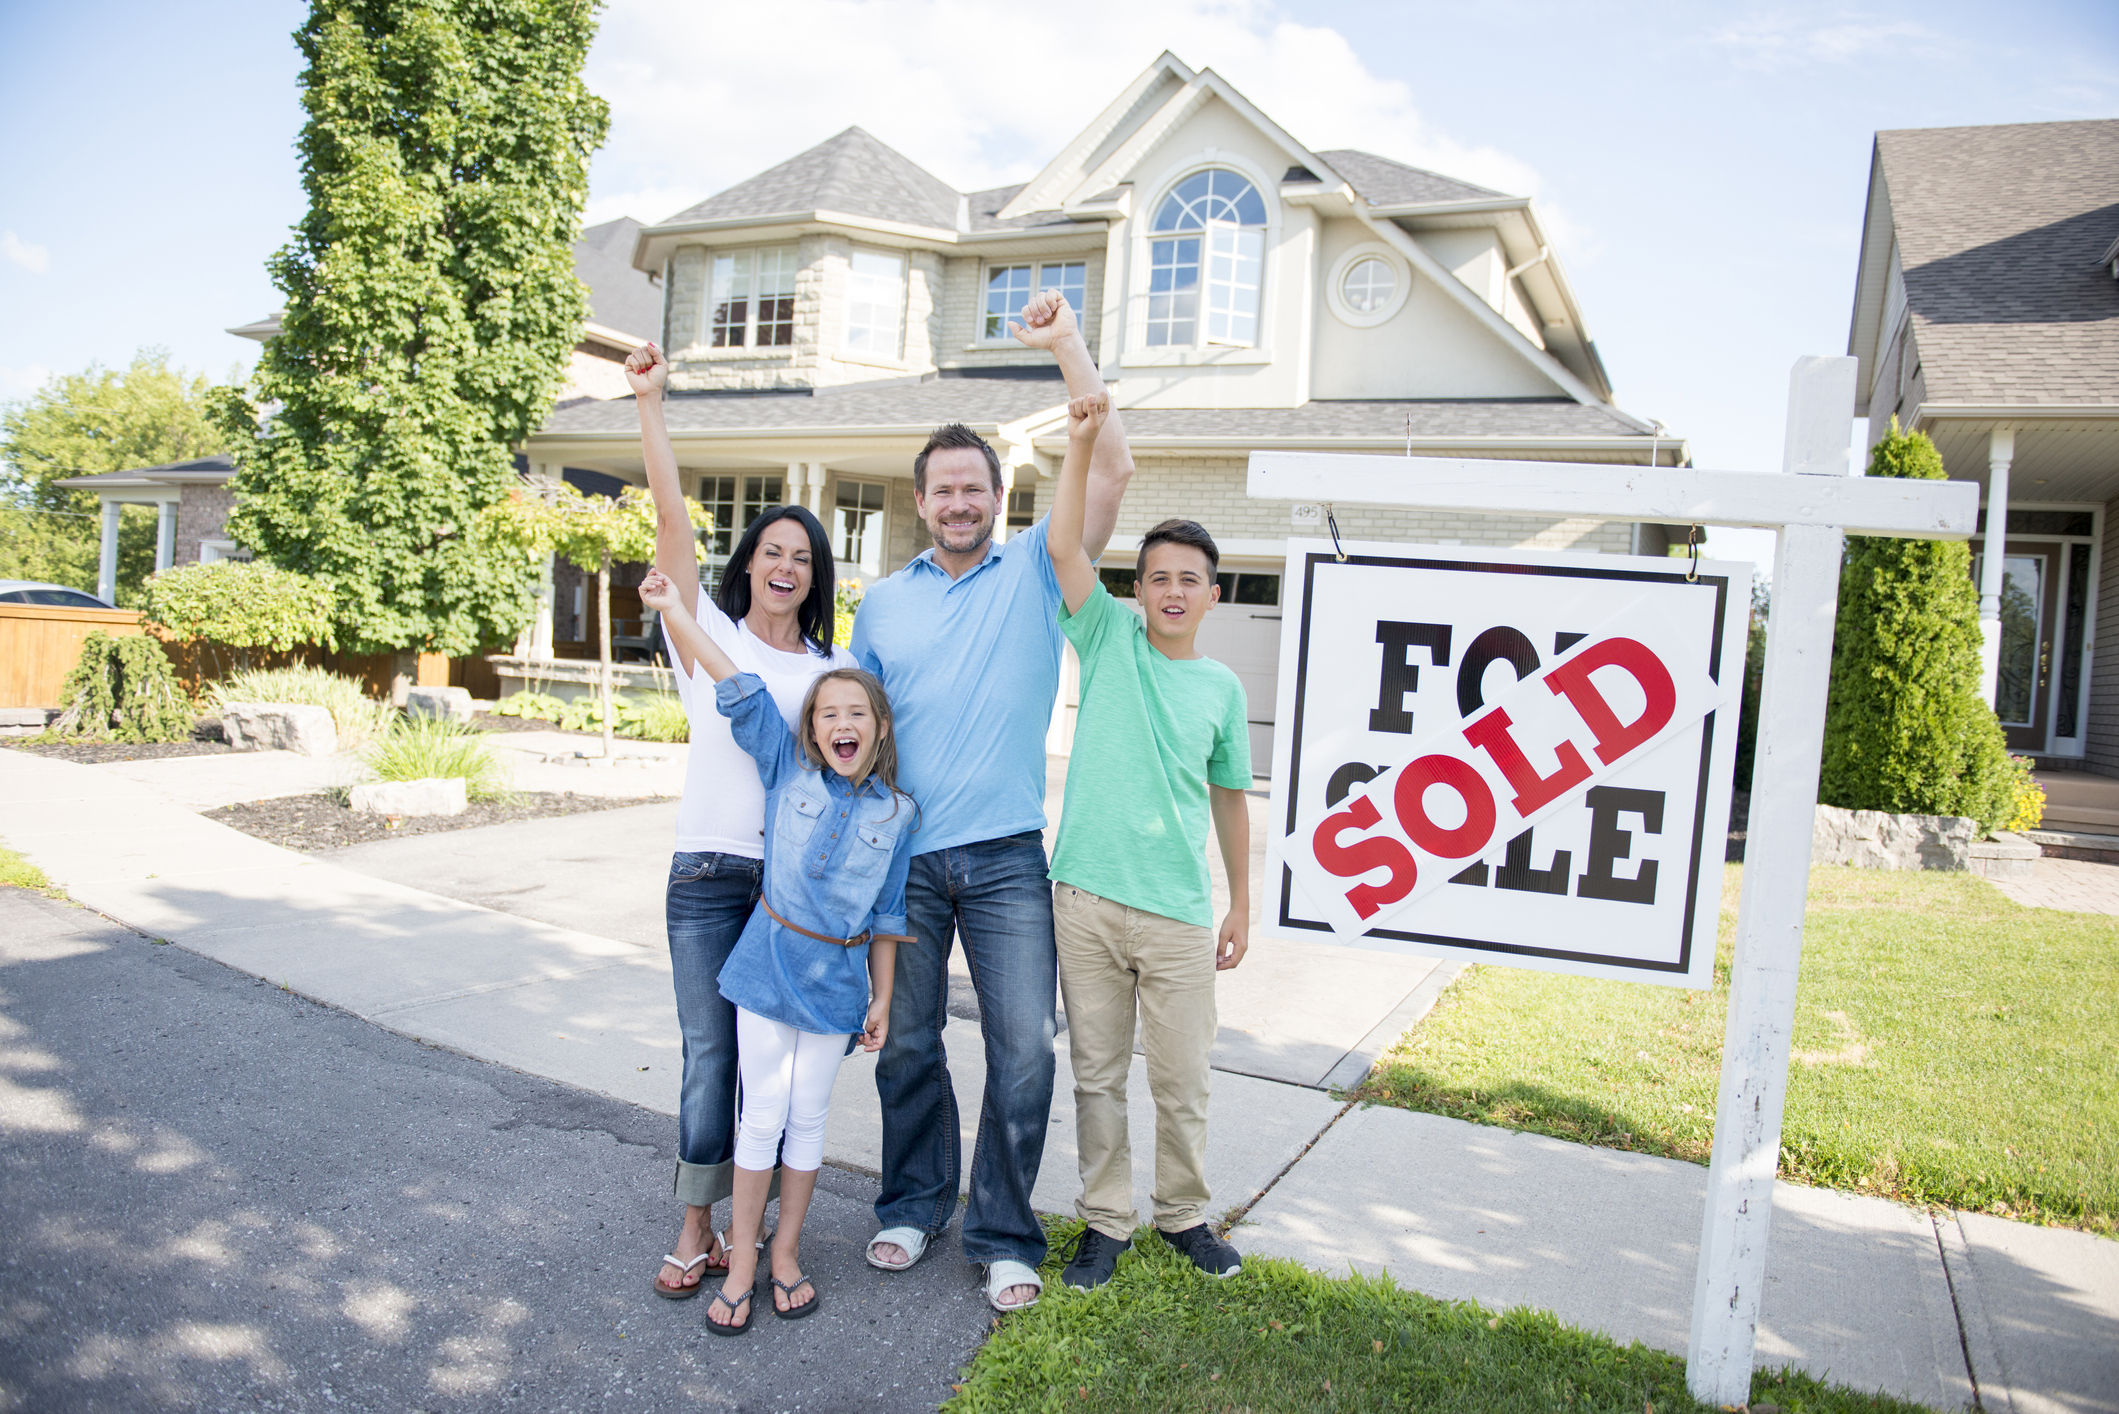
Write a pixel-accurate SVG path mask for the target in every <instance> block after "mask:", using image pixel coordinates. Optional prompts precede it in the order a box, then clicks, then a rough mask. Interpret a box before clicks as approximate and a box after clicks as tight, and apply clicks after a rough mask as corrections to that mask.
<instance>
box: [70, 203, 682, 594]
mask: <svg viewBox="0 0 2119 1414" xmlns="http://www.w3.org/2000/svg"><path fill="white" fill-rule="evenodd" d="M639 231H640V223H639V222H638V221H635V220H633V219H632V218H631V217H629V216H628V217H621V218H619V219H618V220H616V221H606V222H604V223H603V224H602V225H600V226H591V227H589V228H588V229H587V230H585V231H583V232H582V233H581V239H580V240H579V241H577V242H575V244H574V272H575V274H577V275H579V276H580V277H581V282H582V283H583V284H584V285H587V286H588V290H589V317H588V319H587V320H586V321H584V323H583V325H582V331H581V333H582V337H581V342H580V343H578V344H576V345H575V346H574V351H573V353H572V354H571V355H570V357H569V359H568V362H567V376H566V381H565V382H564V383H563V384H562V385H561V388H560V393H559V406H561V407H568V406H571V405H572V404H574V403H577V402H582V401H585V400H589V399H595V398H615V397H622V396H624V395H625V393H626V392H627V388H626V384H625V374H624V372H623V368H622V365H623V364H624V363H625V358H626V355H627V354H629V353H631V352H632V351H633V350H634V349H637V348H639V347H640V346H641V345H642V344H644V343H646V342H647V341H648V340H649V339H651V338H653V337H654V336H655V331H656V329H658V328H659V327H660V325H661V320H662V291H661V288H660V286H661V278H660V277H659V276H657V275H653V274H643V273H641V272H640V271H637V270H635V269H633V268H632V267H631V266H630V265H629V264H627V260H626V258H627V256H628V255H629V253H630V252H631V250H632V246H633V242H634V240H635V239H636V237H637V235H638V233H639ZM228 332H229V333H231V334H236V335H239V336H241V337H243V338H246V339H256V340H257V341H258V342H260V343H263V342H265V341H266V340H268V339H271V338H273V337H275V336H277V335H278V334H279V332H280V313H279V312H278V311H275V312H274V313H272V314H268V315H266V316H265V317H264V318H262V319H257V320H253V321H252V322H250V323H248V324H240V325H237V326H236V327H235V328H233V329H230V330H229V331H228ZM234 479H235V463H234V462H233V461H232V460H230V459H229V458H228V457H226V456H215V457H204V458H201V459H199V460H197V461H189V462H177V463H173V464H171V465H169V466H149V467H141V468H139V469H137V470H133V471H112V472H104V473H102V474H100V475H95V476H76V477H71V478H69V479H67V480H65V481H61V482H59V483H58V484H59V485H61V486H64V487H66V488H68V489H69V490H75V491H93V492H95V493H96V499H97V500H98V501H99V502H101V504H102V509H103V543H102V558H101V561H100V563H99V566H98V569H97V572H96V593H97V595H98V596H99V597H101V598H103V599H106V600H107V599H110V598H111V597H112V591H113V590H114V589H115V587H116V583H117V565H118V517H119V510H118V508H119V507H120V506H128V505H151V506H154V507H156V508H157V511H158V513H159V515H160V516H161V525H160V533H159V535H158V537H157V539H156V541H155V568H156V569H158V570H159V569H167V568H168V567H169V566H170V565H188V564H195V563H198V562H200V561H206V560H219V559H226V558H229V557H231V556H235V555H238V554H241V553H242V552H240V551H238V549H237V548H236V544H235V542H234V541H232V540H229V539H227V538H226V536H225V534H224V526H225V524H226V522H227V519H228V512H229V510H230V508H231V507H232V506H233V505H234V503H235V500H234V496H233V494H232V493H231V492H230V490H229V487H228V483H229V482H230V481H232V480H234Z"/></svg>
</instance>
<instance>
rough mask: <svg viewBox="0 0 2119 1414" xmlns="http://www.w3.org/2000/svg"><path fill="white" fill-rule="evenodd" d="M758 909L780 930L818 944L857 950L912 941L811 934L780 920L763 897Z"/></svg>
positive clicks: (894, 935) (888, 935)
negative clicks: (872, 943)
mask: <svg viewBox="0 0 2119 1414" xmlns="http://www.w3.org/2000/svg"><path fill="white" fill-rule="evenodd" d="M758 907H760V908H762V909H764V910H765V915H766V917H768V918H770V919H772V920H773V922H775V923H777V924H779V925H780V926H781V927H782V928H785V929H787V930H788V931H789V932H790V933H800V934H801V935H802V936H803V937H805V938H815V939H816V940H817V941H818V942H820V943H830V944H831V945H832V946H833V947H840V948H857V947H860V946H861V945H862V944H863V943H869V942H877V943H909V942H911V941H912V939H910V938H908V937H906V936H905V935H904V934H902V933H863V934H861V935H860V936H859V937H857V938H834V937H832V936H831V935H830V934H828V933H812V932H810V931H809V929H807V928H805V927H803V926H802V925H801V924H799V923H790V922H788V921H787V920H786V919H785V918H782V917H781V916H780V914H779V912H778V911H777V910H776V909H774V907H773V906H772V905H771V904H770V903H768V902H766V901H765V899H764V898H763V897H760V898H759V900H758Z"/></svg>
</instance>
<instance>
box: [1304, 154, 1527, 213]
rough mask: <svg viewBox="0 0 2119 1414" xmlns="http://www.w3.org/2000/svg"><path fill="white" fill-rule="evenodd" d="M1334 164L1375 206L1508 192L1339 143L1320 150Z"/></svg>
mask: <svg viewBox="0 0 2119 1414" xmlns="http://www.w3.org/2000/svg"><path fill="white" fill-rule="evenodd" d="M1317 155H1318V156H1319V157H1322V158H1323V159H1324V160H1325V161H1327V162H1329V163H1331V164H1332V167H1333V169H1334V170H1335V171H1337V172H1338V173H1339V175H1340V176H1342V177H1344V178H1346V180H1347V184H1348V185H1349V186H1351V187H1353V189H1354V190H1355V191H1356V192H1358V193H1359V194H1360V196H1361V199H1362V200H1363V201H1365V202H1367V203H1368V204H1369V205H1371V206H1413V205H1425V204H1427V203H1429V202H1437V201H1477V200H1479V199H1480V198H1482V197H1492V196H1506V195H1507V193H1506V192H1498V191H1495V190H1494V189H1493V188H1491V187H1478V186H1473V185H1472V184H1471V183H1470V182H1460V181H1458V180H1457V179H1456V178H1455V177H1445V176H1443V175H1442V174H1441V173H1440V172H1430V171H1428V170H1427V169H1426V168H1424V167H1408V166H1406V165H1405V164H1404V163H1403V162H1393V161H1391V159H1390V158H1388V157H1378V156H1377V155H1376V154H1375V153H1373V152H1362V151H1359V150H1358V149H1355V148H1351V147H1338V148H1334V149H1332V150H1331V151H1330V152H1320V153H1318V154H1317Z"/></svg>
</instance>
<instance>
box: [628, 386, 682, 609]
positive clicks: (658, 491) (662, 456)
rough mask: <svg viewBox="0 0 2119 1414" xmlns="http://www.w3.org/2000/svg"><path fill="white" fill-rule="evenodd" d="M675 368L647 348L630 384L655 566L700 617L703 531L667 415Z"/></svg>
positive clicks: (680, 597) (679, 596)
mask: <svg viewBox="0 0 2119 1414" xmlns="http://www.w3.org/2000/svg"><path fill="white" fill-rule="evenodd" d="M669 380H670V364H669V360H668V359H666V358H664V357H663V356H662V350H661V349H659V348H657V347H655V346H654V345H653V344H643V345H641V346H640V347H639V348H637V349H635V350H633V352H632V353H631V354H629V355H628V356H627V357H626V360H625V381H626V382H627V383H628V384H630V385H631V386H632V389H633V403H634V405H635V406H636V407H637V408H639V410H640V454H641V457H642V459H643V460H644V461H645V462H646V463H647V489H648V494H649V495H651V496H653V497H654V498H655V564H656V565H657V567H659V568H660V569H661V570H662V572H663V573H664V574H665V575H667V576H669V581H670V585H671V587H672V588H674V589H675V590H676V591H677V597H678V598H679V599H680V600H682V601H683V603H684V612H685V613H686V614H688V615H690V616H691V617H693V618H697V617H698V614H699V557H698V551H697V548H696V547H697V545H698V540H699V532H698V531H697V530H695V529H693V528H692V520H691V516H690V515H689V514H687V512H686V507H685V504H684V488H683V486H681V485H679V484H678V480H677V453H676V452H675V451H674V450H673V449H672V448H671V447H670V430H669V425H668V424H667V423H666V422H664V420H663V416H662V395H663V393H664V392H665V391H666V390H667V389H668V387H669Z"/></svg>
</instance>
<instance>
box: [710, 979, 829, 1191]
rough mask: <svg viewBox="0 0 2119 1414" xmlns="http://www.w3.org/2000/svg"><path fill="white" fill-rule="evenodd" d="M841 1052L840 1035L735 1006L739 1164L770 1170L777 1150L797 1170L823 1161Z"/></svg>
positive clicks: (783, 1161)
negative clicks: (740, 1107) (817, 1032)
mask: <svg viewBox="0 0 2119 1414" xmlns="http://www.w3.org/2000/svg"><path fill="white" fill-rule="evenodd" d="M845 1056H846V1037H845V1036H844V1035H837V1036H816V1035H812V1034H810V1033H809V1032H807V1031H797V1030H795V1028H794V1027H792V1026H788V1025H785V1024H784V1023H782V1022H778V1021H770V1020H768V1019H766V1018H765V1017H762V1016H760V1015H758V1014H757V1013H756V1012H754V1011H745V1010H744V1009H743V1008H742V1007H737V1008H736V1064H737V1065H738V1066H739V1067H740V1068H741V1069H742V1072H743V1116H742V1118H741V1119H740V1120H739V1121H738V1122H737V1125H736V1167H737V1168H742V1169H750V1170H752V1171H753V1172H756V1171H758V1170H760V1169H769V1168H771V1167H772V1166H773V1158H774V1155H775V1154H777V1155H778V1156H779V1161H780V1163H781V1164H782V1165H783V1166H784V1167H786V1168H790V1169H793V1170H795V1171H796V1172H798V1173H810V1172H813V1171H815V1170H816V1169H817V1168H818V1167H820V1166H821V1165H822V1164H823V1162H824V1116H825V1114H826V1112H827V1111H829V1110H830V1108H831V1086H832V1082H833V1081H834V1080H836V1079H838V1076H839V1062H840V1061H841V1060H843V1059H844V1058H845ZM783 1131H784V1132H785V1134H786V1136H787V1142H786V1144H785V1145H783V1144H781V1142H780V1136H781V1134H782V1132H783Z"/></svg>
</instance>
